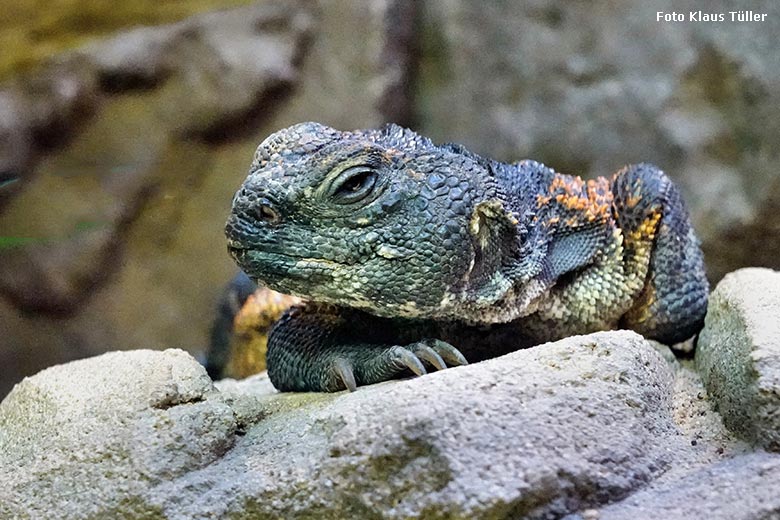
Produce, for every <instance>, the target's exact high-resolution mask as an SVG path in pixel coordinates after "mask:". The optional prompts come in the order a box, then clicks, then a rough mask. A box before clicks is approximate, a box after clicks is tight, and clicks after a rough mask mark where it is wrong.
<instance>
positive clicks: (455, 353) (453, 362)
mask: <svg viewBox="0 0 780 520" xmlns="http://www.w3.org/2000/svg"><path fill="white" fill-rule="evenodd" d="M426 343H427V344H428V345H429V346H430V348H431V349H433V350H434V351H435V352H436V353H437V354H438V355H439V356H441V358H442V359H444V361H446V362H447V364H448V365H449V366H451V367H456V366H460V365H468V364H469V362H468V361H467V360H466V357H465V356H464V355H463V354H461V353H460V350H458V349H456V348H455V347H453V346H452V345H450V344H449V343H447V342H446V341H442V340H440V339H432V340H428V341H426Z"/></svg>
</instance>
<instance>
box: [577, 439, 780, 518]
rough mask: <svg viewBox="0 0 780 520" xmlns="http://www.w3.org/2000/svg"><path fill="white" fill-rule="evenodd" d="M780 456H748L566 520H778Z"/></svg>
mask: <svg viewBox="0 0 780 520" xmlns="http://www.w3.org/2000/svg"><path fill="white" fill-rule="evenodd" d="M778 480H780V455H774V454H767V453H750V454H746V455H742V456H739V457H736V458H733V459H730V460H725V461H722V462H719V463H717V464H715V465H713V466H712V467H709V468H706V469H703V470H700V471H697V472H694V473H692V474H691V475H688V476H687V477H685V478H684V479H680V480H679V481H675V482H673V483H670V484H667V485H664V486H659V487H656V486H651V487H650V488H649V489H646V490H642V491H639V492H637V493H635V494H633V495H631V496H630V497H629V498H627V499H625V500H623V501H620V502H618V503H616V504H613V505H610V506H607V507H605V508H603V509H600V510H591V512H590V516H588V513H586V512H582V513H580V514H577V515H570V516H567V517H565V518H566V520H586V519H588V518H592V519H598V520H623V519H625V520H635V519H637V518H663V519H664V520H678V519H679V520H688V519H691V518H706V519H707V520H757V519H760V518H780V494H778V492H777V482H778Z"/></svg>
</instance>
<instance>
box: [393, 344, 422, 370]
mask: <svg viewBox="0 0 780 520" xmlns="http://www.w3.org/2000/svg"><path fill="white" fill-rule="evenodd" d="M393 354H394V357H395V361H396V362H397V363H399V364H400V365H402V366H405V367H406V368H408V369H409V370H411V371H412V372H414V373H415V375H418V376H424V375H425V374H427V373H428V372H427V371H426V370H425V367H424V366H423V364H422V362H420V360H419V359H417V356H415V355H414V354H413V353H412V351H411V350H408V349H405V348H403V347H397V349H395V352H394V353H393Z"/></svg>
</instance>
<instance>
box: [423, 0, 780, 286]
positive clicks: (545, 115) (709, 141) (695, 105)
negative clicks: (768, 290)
mask: <svg viewBox="0 0 780 520" xmlns="http://www.w3.org/2000/svg"><path fill="white" fill-rule="evenodd" d="M698 9H701V6H699V5H695V4H694V3H693V2H690V1H685V2H672V1H670V0H664V1H660V2H652V3H650V2H644V3H642V2H630V3H628V2H627V3H620V4H615V3H614V2H610V1H608V0H600V1H596V2H586V3H575V4H572V3H571V2H566V1H565V0H556V1H551V2H499V3H491V4H490V5H484V4H483V3H480V2H473V1H471V0H447V1H445V2H423V9H422V23H421V24H420V27H421V35H420V41H421V52H420V64H419V71H420V73H419V77H418V82H417V84H418V87H417V90H416V93H417V95H416V98H415V99H416V101H415V104H416V106H417V107H418V113H417V116H418V121H419V126H418V128H416V129H417V130H419V131H421V132H422V133H423V134H425V135H428V136H430V137H432V138H434V139H435V140H437V141H445V142H446V141H455V142H462V143H464V144H466V145H467V146H468V147H469V148H471V149H472V150H474V151H475V152H478V153H483V154H487V155H489V156H491V157H494V158H497V159H502V160H519V159H525V158H532V159H535V160H539V161H542V162H545V163H546V164H548V165H549V166H551V167H553V168H555V169H557V170H559V171H564V172H571V173H577V174H581V175H582V174H585V175H588V176H594V175H609V174H611V173H612V172H614V171H615V170H617V169H618V168H620V167H622V166H623V165H624V164H626V163H632V162H640V161H647V162H653V163H656V164H658V165H659V166H660V167H661V168H662V169H663V170H665V171H666V172H667V173H668V174H669V175H670V176H671V177H672V178H673V179H674V180H675V181H676V182H677V183H678V184H680V186H681V188H682V190H683V192H684V193H683V194H684V196H685V200H686V202H687V203H688V206H689V208H690V209H691V213H692V218H693V221H694V227H695V228H696V230H697V231H698V233H699V236H700V238H701V239H702V240H703V247H704V250H705V257H706V258H707V266H708V273H709V275H710V278H711V279H712V281H713V282H714V281H717V280H719V279H720V278H721V277H722V276H723V275H724V274H726V273H727V272H729V271H731V270H733V269H735V268H737V267H741V266H748V265H763V266H768V267H774V268H780V260H778V259H780V224H779V223H778V219H777V218H775V215H777V213H778V211H780V207H779V203H778V202H777V201H778V200H780V170H778V168H777V162H778V157H777V153H776V150H779V149H780V89H778V88H777V85H778V82H779V81H780V60H778V59H777V53H776V52H774V51H773V50H772V49H773V43H772V42H773V41H776V40H777V35H778V34H780V4H778V3H777V2H774V1H772V0H761V1H757V2H753V3H751V6H750V9H752V10H754V12H761V13H767V21H766V22H761V24H760V26H759V25H757V24H749V23H739V22H735V23H729V22H725V23H696V22H685V23H678V22H656V21H655V20H656V12H657V11H665V12H684V13H685V14H686V15H687V13H688V11H689V10H698ZM733 9H734V8H733V4H732V3H730V2H727V1H724V0H719V1H716V2H714V3H712V4H710V5H708V7H707V10H710V12H722V13H728V11H730V10H733ZM770 19H771V21H770ZM486 78H489V81H488V80H486ZM714 201H717V203H716V204H714V203H713V202H714Z"/></svg>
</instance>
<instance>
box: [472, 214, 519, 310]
mask: <svg viewBox="0 0 780 520" xmlns="http://www.w3.org/2000/svg"><path fill="white" fill-rule="evenodd" d="M521 227H522V225H521V224H520V222H519V221H518V219H517V217H515V216H514V215H513V214H512V213H510V212H508V211H506V210H505V209H504V206H503V204H502V203H501V201H499V200H496V199H490V200H486V201H482V202H480V203H479V204H477V205H476V207H475V208H474V210H473V211H472V213H471V218H470V220H469V234H470V235H471V239H472V247H473V251H474V258H473V262H472V266H471V269H470V271H469V275H468V281H467V283H468V286H469V291H470V292H471V293H472V295H473V297H474V298H475V300H476V301H477V302H478V303H481V304H490V303H494V302H496V301H499V300H501V299H502V298H503V297H504V296H505V295H506V294H507V292H508V291H509V290H510V289H511V287H512V286H513V285H514V283H515V280H516V271H517V269H518V268H519V267H520V264H521V236H522V234H523V233H522V232H521Z"/></svg>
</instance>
